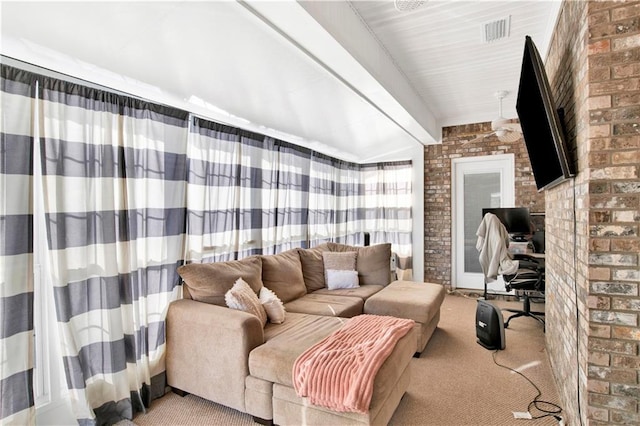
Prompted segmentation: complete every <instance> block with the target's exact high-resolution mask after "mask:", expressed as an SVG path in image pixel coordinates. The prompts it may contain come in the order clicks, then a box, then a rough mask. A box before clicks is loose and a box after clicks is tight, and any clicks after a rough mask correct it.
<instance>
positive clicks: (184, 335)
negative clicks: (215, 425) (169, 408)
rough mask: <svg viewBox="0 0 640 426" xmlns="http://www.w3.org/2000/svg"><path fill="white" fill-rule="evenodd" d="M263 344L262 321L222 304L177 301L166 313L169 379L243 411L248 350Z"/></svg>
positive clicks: (180, 386)
mask: <svg viewBox="0 0 640 426" xmlns="http://www.w3.org/2000/svg"><path fill="white" fill-rule="evenodd" d="M262 343H264V331H263V328H262V324H260V320H258V318H257V317H256V316H254V315H251V314H248V313H246V312H242V311H238V310H234V309H229V308H226V307H223V306H217V305H211V304H207V303H202V302H196V301H194V300H190V299H182V300H177V301H175V302H173V303H171V304H170V305H169V310H168V313H167V382H168V384H169V385H170V386H172V387H173V388H177V389H180V390H182V391H184V392H188V393H192V394H194V395H198V396H200V397H202V398H205V399H208V400H211V401H214V402H217V403H219V404H222V405H226V406H227V407H231V408H234V409H237V410H240V411H246V410H245V403H244V402H245V398H244V384H245V378H246V376H248V375H249V363H248V359H249V352H251V351H252V350H253V349H254V348H255V347H257V346H259V345H261V344H262Z"/></svg>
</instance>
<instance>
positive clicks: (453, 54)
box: [0, 0, 560, 162]
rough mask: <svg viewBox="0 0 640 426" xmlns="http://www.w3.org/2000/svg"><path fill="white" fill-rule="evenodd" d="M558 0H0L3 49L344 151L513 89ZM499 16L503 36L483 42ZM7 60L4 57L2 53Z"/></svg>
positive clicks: (490, 109) (469, 114)
mask: <svg viewBox="0 0 640 426" xmlns="http://www.w3.org/2000/svg"><path fill="white" fill-rule="evenodd" d="M559 4H560V3H559V0H555V1H517V0H513V1H502V2H498V1H473V2H462V1H441V0H431V1H426V2H424V4H422V5H421V6H420V7H419V8H418V9H416V10H415V11H412V12H398V11H397V10H396V9H395V8H394V4H393V1H391V0H389V1H367V2H363V1H354V2H344V1H330V2H326V1H306V2H300V3H297V2H293V1H278V2H267V1H249V2H222V1H218V2H198V1H168V2H51V1H49V2H4V1H3V2H0V15H1V21H0V22H1V33H0V53H2V55H4V56H5V57H8V58H14V59H18V60H21V61H25V62H28V63H32V64H37V65H40V66H43V67H45V68H48V69H51V70H54V71H58V72H62V73H64V74H68V75H71V76H74V77H76V78H79V79H83V80H88V81H92V82H94V83H97V84H100V85H104V86H108V87H110V88H113V89H116V90H120V91H123V92H126V93H129V94H133V95H136V96H140V97H143V98H147V99H150V100H153V101H156V102H161V103H165V104H169V105H173V106H176V107H179V108H183V109H187V110H189V111H192V112H194V113H196V114H199V115H202V116H205V117H208V118H211V119H214V120H216V121H221V122H225V123H228V124H232V125H236V126H239V127H243V128H247V129H250V130H254V131H258V132H261V133H265V134H269V135H271V136H274V137H277V138H280V139H284V140H288V141H290V142H293V143H297V144H300V145H303V146H308V147H310V148H313V149H316V150H318V151H321V152H324V153H326V154H330V155H335V156H337V157H339V158H343V159H346V160H351V161H363V162H366V161H377V160H392V159H403V158H408V157H409V156H410V155H409V154H408V153H410V152H412V151H415V149H416V147H419V146H420V145H421V144H429V143H438V142H439V141H440V132H441V128H442V126H447V125H455V124H465V123H472V122H483V121H490V120H492V119H493V118H495V117H496V116H497V108H498V106H497V105H498V104H497V101H496V99H495V98H494V97H493V93H494V92H495V91H497V90H508V91H510V95H509V96H508V97H507V98H505V100H504V103H503V105H504V114H503V115H504V116H505V117H507V118H512V117H515V108H514V105H515V94H516V92H517V84H518V78H519V73H520V61H521V58H522V51H523V48H524V36H525V35H530V36H531V37H532V38H533V40H534V41H535V42H536V44H537V45H538V49H539V50H540V51H541V54H542V56H543V57H545V55H546V50H547V47H548V46H547V45H548V42H549V38H550V35H551V33H552V30H553V27H554V25H555V20H556V17H557V13H558V10H559ZM506 16H510V20H511V32H510V37H509V38H506V39H504V40H499V41H494V42H492V43H490V44H483V43H482V42H481V26H482V24H483V23H484V22H486V21H490V20H493V19H499V18H502V17H506ZM5 61H7V62H9V60H7V59H5Z"/></svg>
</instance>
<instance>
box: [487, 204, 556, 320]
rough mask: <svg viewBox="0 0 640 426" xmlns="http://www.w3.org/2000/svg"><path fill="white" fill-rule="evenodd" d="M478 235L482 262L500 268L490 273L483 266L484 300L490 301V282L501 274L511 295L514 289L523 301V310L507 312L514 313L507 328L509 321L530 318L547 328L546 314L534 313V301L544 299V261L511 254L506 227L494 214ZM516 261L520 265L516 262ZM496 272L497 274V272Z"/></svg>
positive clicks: (490, 214) (488, 215)
mask: <svg viewBox="0 0 640 426" xmlns="http://www.w3.org/2000/svg"><path fill="white" fill-rule="evenodd" d="M476 235H477V236H478V237H479V240H478V244H477V245H476V248H478V250H479V251H480V263H481V265H482V264H483V259H484V261H485V262H489V261H490V260H493V261H494V262H493V264H494V267H495V263H496V262H499V263H500V267H499V268H495V269H493V270H491V271H490V270H487V269H490V268H486V265H482V269H483V273H484V298H485V299H486V298H487V282H488V279H489V278H491V279H495V278H496V273H497V274H501V275H502V277H503V279H504V281H505V287H506V290H507V291H508V292H510V291H511V290H514V291H515V292H516V295H517V296H518V297H520V298H522V299H523V306H522V309H521V310H520V309H504V310H505V311H507V312H512V313H513V315H511V316H510V317H509V318H508V319H507V320H506V321H505V323H504V327H505V328H507V327H509V322H510V321H511V320H512V319H514V318H518V317H523V316H527V317H531V318H534V319H536V320H537V321H539V322H540V323H541V324H542V326H543V327H544V326H545V322H544V318H542V317H543V316H544V312H537V311H532V310H531V299H534V300H535V299H544V290H545V288H544V286H545V276H544V259H542V258H540V259H538V258H533V257H530V256H527V255H511V254H510V253H509V252H508V244H509V238H508V233H507V230H506V228H505V226H504V224H503V223H502V222H501V221H500V220H499V219H498V218H497V216H495V215H493V214H492V213H487V214H486V215H485V216H484V217H483V221H482V223H481V225H480V227H479V228H478V232H477V233H476ZM516 261H517V263H515V262H516ZM501 270H502V271H506V270H509V271H510V272H512V273H511V274H506V273H503V272H500V271H501ZM496 271H497V272H496Z"/></svg>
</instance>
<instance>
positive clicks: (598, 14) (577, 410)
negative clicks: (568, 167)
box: [425, 1, 640, 425]
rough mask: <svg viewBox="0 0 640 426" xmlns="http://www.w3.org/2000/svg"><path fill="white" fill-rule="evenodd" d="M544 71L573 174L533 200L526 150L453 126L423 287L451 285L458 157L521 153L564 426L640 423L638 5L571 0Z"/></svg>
mask: <svg viewBox="0 0 640 426" xmlns="http://www.w3.org/2000/svg"><path fill="white" fill-rule="evenodd" d="M534 41H535V40H534ZM545 68H546V70H547V74H548V76H549V80H550V83H551V86H552V92H553V96H554V99H555V100H556V102H557V104H558V106H559V107H563V108H564V109H565V114H566V117H565V122H566V125H567V134H568V144H569V147H570V150H571V160H572V161H573V162H574V164H575V165H576V170H577V175H576V177H575V178H574V179H572V180H569V181H567V182H565V183H563V184H561V185H558V186H556V187H554V188H551V189H549V190H546V191H545V192H544V193H543V194H537V193H536V192H535V186H532V185H533V183H532V182H533V181H532V179H531V176H530V170H528V169H527V167H528V159H527V160H526V161H524V160H523V159H524V158H526V152H522V151H519V150H521V149H523V145H521V144H517V143H516V144H501V143H500V142H498V141H497V139H486V140H485V141H484V142H483V143H480V144H473V145H472V144H467V145H462V142H463V141H466V140H469V139H471V138H473V137H475V136H476V135H477V134H481V133H484V132H485V131H488V130H489V124H488V123H481V124H472V125H466V126H456V127H449V128H445V129H444V130H443V143H442V145H437V146H428V147H426V148H425V280H427V281H434V282H440V283H443V284H451V266H450V265H451V199H450V196H451V159H453V158H457V157H463V156H477V155H489V154H492V153H496V154H498V153H500V154H502V153H510V152H513V153H514V154H516V159H517V162H518V163H517V164H516V170H518V171H517V173H519V175H518V176H517V177H516V185H517V186H518V185H519V186H518V187H517V189H516V204H517V205H525V206H527V205H528V206H529V207H530V208H531V210H532V211H545V214H546V217H545V229H546V253H547V256H546V257H547V275H546V276H547V293H546V297H547V304H546V311H547V332H546V341H547V350H548V352H549V357H550V361H551V365H552V369H553V372H554V375H555V377H556V382H557V384H558V388H559V392H560V396H561V401H562V405H563V407H564V409H565V413H564V415H565V418H566V419H567V424H589V425H599V424H640V412H639V407H640V347H639V346H640V318H639V315H640V292H639V287H640V259H639V253H640V164H639V163H640V2H638V1H616V2H611V1H607V2H595V1H589V2H585V1H565V2H564V3H563V5H562V10H561V13H560V16H559V20H558V23H557V26H556V30H555V33H554V37H553V39H552V41H551V46H550V51H549V56H548V58H547V60H546V64H545ZM514 150H516V151H514ZM523 161H524V162H523ZM519 180H520V184H518V181H519ZM579 417H580V419H579Z"/></svg>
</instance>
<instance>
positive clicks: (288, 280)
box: [261, 249, 307, 303]
mask: <svg viewBox="0 0 640 426" xmlns="http://www.w3.org/2000/svg"><path fill="white" fill-rule="evenodd" d="M261 257H262V282H263V283H264V286H265V287H267V288H268V289H270V290H272V291H273V292H274V293H275V294H276V295H277V296H278V297H279V298H280V300H282V303H287V302H289V301H291V300H294V299H297V298H298V297H302V296H304V295H305V294H307V287H306V286H305V284H304V277H303V275H302V264H301V263H300V256H299V255H298V250H297V249H293V250H288V251H285V252H282V253H280V254H273V255H264V256H261Z"/></svg>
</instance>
